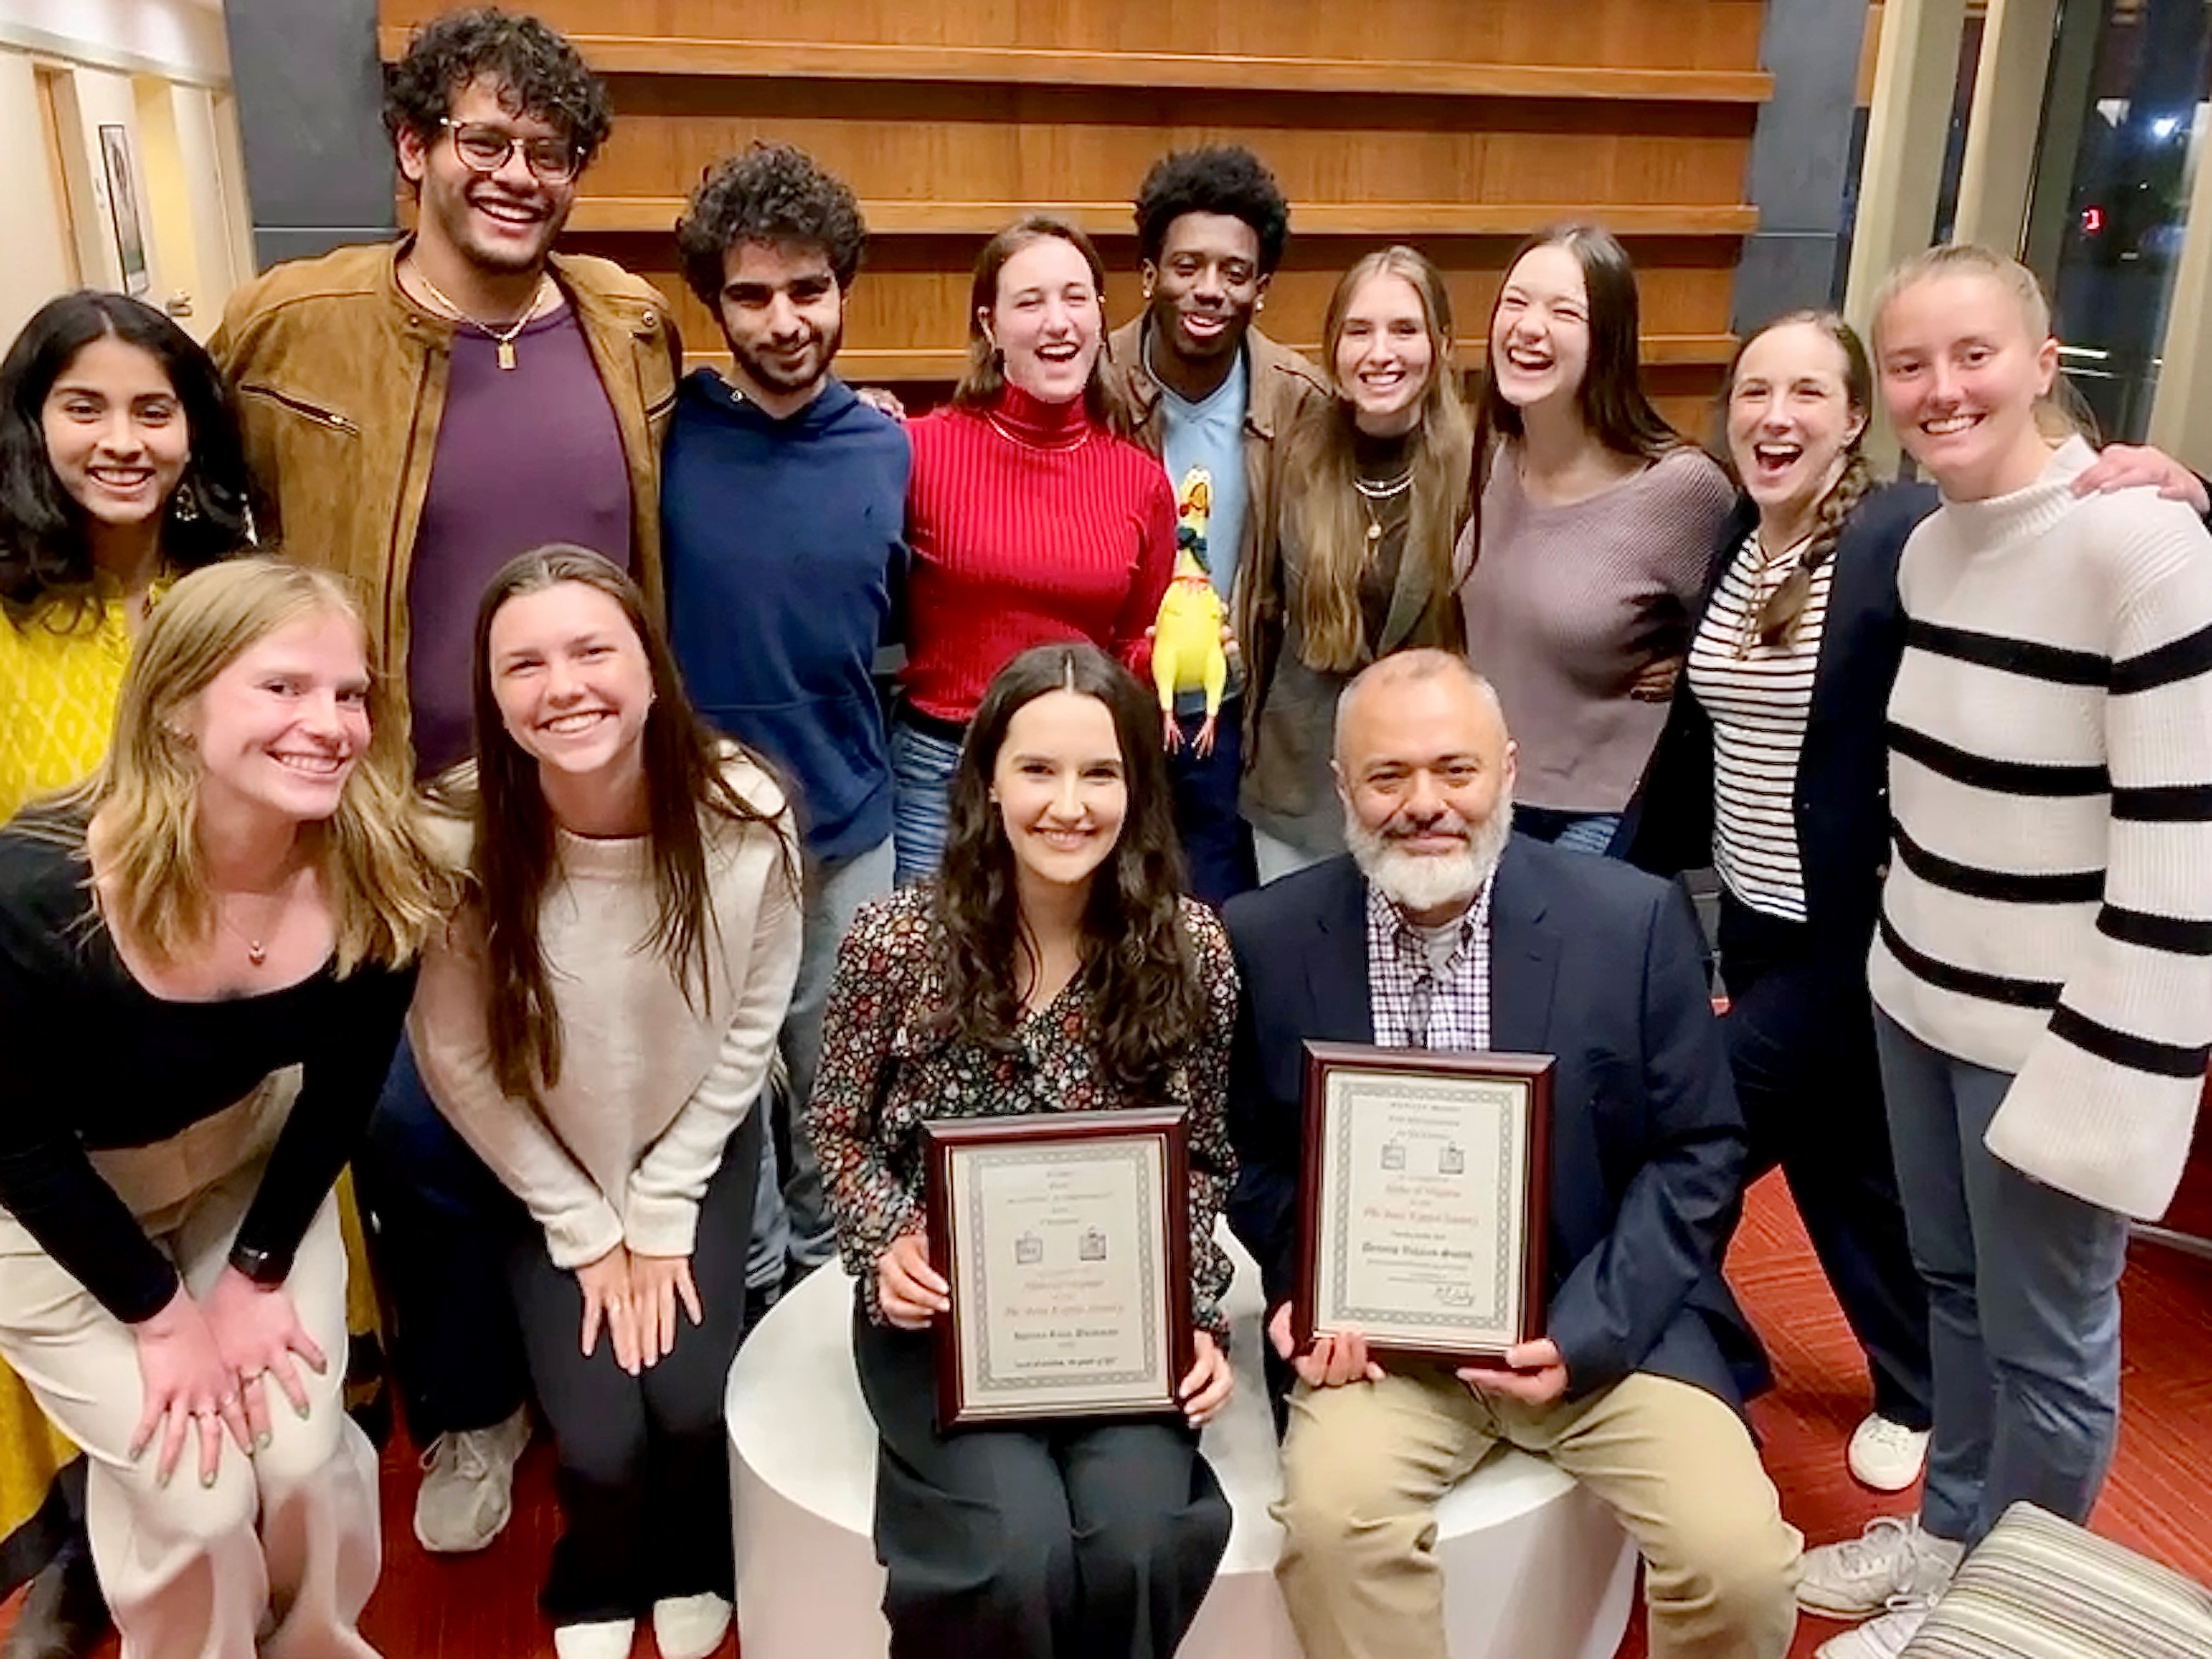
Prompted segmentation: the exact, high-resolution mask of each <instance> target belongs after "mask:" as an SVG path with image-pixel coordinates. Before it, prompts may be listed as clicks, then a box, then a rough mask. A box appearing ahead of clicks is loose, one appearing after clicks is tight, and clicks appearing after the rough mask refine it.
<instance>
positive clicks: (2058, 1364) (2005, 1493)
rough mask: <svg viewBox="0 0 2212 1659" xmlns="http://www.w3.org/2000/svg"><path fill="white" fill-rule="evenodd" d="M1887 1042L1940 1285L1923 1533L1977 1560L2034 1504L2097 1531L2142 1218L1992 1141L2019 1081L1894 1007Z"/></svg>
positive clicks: (1885, 1072)
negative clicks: (2006, 1520) (2076, 1190)
mask: <svg viewBox="0 0 2212 1659" xmlns="http://www.w3.org/2000/svg"><path fill="white" fill-rule="evenodd" d="M1875 1043H1876V1046H1877V1047H1878V1048H1879V1049H1880V1051H1881V1081H1882V1089H1883V1091H1884V1093H1885V1094H1886V1095H1887V1097H1888V1102H1889V1135H1890V1145H1891V1146H1892V1147H1893V1149H1894V1150H1895V1152H1896V1154H1897V1184H1898V1191H1899V1194H1900V1195H1901V1196H1902V1197H1903V1199H1904V1200H1905V1233H1906V1235H1907V1237H1909V1238H1910V1239H1911V1245H1912V1261H1913V1265H1914V1266H1915V1267H1917V1268H1918V1269H1919V1272H1920V1276H1921V1279H1923V1281H1924V1282H1925V1283H1926V1285H1927V1286H1928V1313H1929V1353H1930V1357H1931V1358H1932V1360H1933V1362H1934V1370H1935V1385H1936V1388H1935V1393H1936V1430H1935V1437H1934V1438H1933V1439H1932V1440H1931V1441H1930V1442H1929V1449H1928V1484H1927V1486H1926V1488H1925V1489H1924V1490H1923V1492H1922V1494H1921V1499H1920V1520H1921V1524H1922V1525H1923V1527H1925V1528H1927V1529H1928V1530H1929V1532H1931V1533H1933V1534H1936V1536H1937V1537H1938V1538H1948V1539H1955V1540H1957V1541H1960V1542H1963V1543H1965V1544H1966V1545H1967V1546H1969V1547H1972V1545H1974V1544H1976V1543H1978V1542H1979V1541H1980V1540H1981V1537H1982V1534H1984V1533H1985V1532H1987V1531H1988V1530H1989V1529H1990V1527H1991V1526H1993V1525H1994V1524H1996V1518H1997V1517H1998V1516H2000V1515H2002V1514H2003V1513H2004V1510H2005V1506H2006V1505H2007V1504H2011V1503H2014V1502H2015V1501H2017V1500H2018V1499H2021V1498H2026V1499H2027V1500H2028V1501H2029V1502H2030V1503H2033V1504H2040V1505H2042V1506H2043V1507H2044V1508H2045V1509H2047V1510H2051V1511H2052V1512H2053V1513H2054V1514H2057V1515H2060V1516H2064V1517H2065V1518H2066V1519H2068V1520H2069V1521H2075V1522H2085V1521H2087V1519H2088V1518H2089V1510H2090V1506H2091V1505H2092V1504H2094V1503H2095V1502H2096V1501H2097V1492H2098V1488H2099V1487H2100V1486H2103V1485H2104V1480H2105V1471H2106V1468H2107V1467H2108V1466H2109V1465H2110V1463H2111V1462H2112V1443H2113V1441H2114V1439H2115V1438H2116V1437H2118V1432H2119V1421H2120V1270H2121V1268H2122V1267H2124V1266H2125V1265H2126V1263H2127V1252H2128V1224H2127V1218H2125V1217H2124V1216H2122V1215H2120V1214H2118V1213H2117V1212H2113V1211H2111V1210H2105V1209H2100V1208H2099V1207H2098V1206H2095V1205H2093V1204H2085V1203H2083V1202H2082V1201H2081V1200H2080V1199H2078V1198H2074V1197H2071V1196H2069V1194H2065V1193H2062V1192H2059V1191H2058V1190H2057V1188H2051V1187H2045V1186H2044V1185H2042V1184H2041V1183H2040V1182H2036V1181H2033V1180H2030V1179H2029V1178H2028V1177H2027V1176H2024V1175H2022V1174H2021V1172H2020V1171H2019V1170H2015V1169H2014V1168H2013V1167H2012V1166H2011V1165H2010V1164H2006V1163H2003V1162H2002V1161H2001V1160H2000V1159H1998V1158H1996V1156H1995V1155H1993V1154H1992V1153H1991V1152H1990V1150H1989V1148H1988V1147H1987V1146H1984V1144H1983V1137H1984V1135H1986V1134H1987V1133H1988V1132H1989V1127H1990V1119H1991V1118H1993V1117H1995V1116H1996V1110H1997V1107H1998V1106H1999V1105H2000V1104H2001V1103H2002V1102H2003V1100H2004V1097H2005V1091H2007V1090H2008V1089H2009V1088H2011V1086H2012V1079H2011V1077H2010V1076H2009V1075H2008V1074H2007V1073H2003V1072H1994V1071H1990V1070H1989V1069H1988V1068H1986V1067H1984V1066H1976V1065H1973V1064H1972V1063H1970V1062H1968V1061H1966V1060H1959V1059H1955V1058H1954V1057H1953V1056H1951V1055H1949V1054H1944V1053H1942V1051H1941V1050H1939V1049H1936V1048H1931V1047H1929V1045H1928V1044H1927V1043H1925V1042H1922V1041H1921V1040H1920V1039H1919V1038H1918V1037H1917V1036H1913V1035H1912V1034H1911V1032H1910V1031H1907V1030H1905V1028H1904V1027H1903V1026H1902V1025H1899V1024H1898V1023H1897V1022H1896V1021H1895V1020H1893V1019H1892V1018H1889V1016H1888V1015H1887V1014H1885V1013H1883V1012H1881V1010H1880V1009H1876V1010H1875Z"/></svg>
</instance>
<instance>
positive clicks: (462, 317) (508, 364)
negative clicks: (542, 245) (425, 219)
mask: <svg viewBox="0 0 2212 1659" xmlns="http://www.w3.org/2000/svg"><path fill="white" fill-rule="evenodd" d="M415 280H416V282H418V283H422V286H423V287H424V288H425V289H428V290H429V295H430V297H431V298H432V299H434V300H435V301H437V302H438V303H439V304H440V305H441V306H443V307H445V308H446V309H447V310H448V311H450V312H452V313H453V315H454V317H455V318H456V319H458V320H459V321H461V322H464V323H466V324H467V325H469V326H470V327H471V328H472V329H474V330H476V331H477V332H478V333H479V334H486V335H489V336H490V337H491V338H492V340H493V341H494V343H496V344H497V345H498V347H499V366H500V367H501V368H513V367H514V337H515V336H516V335H518V334H520V333H521V332H522V331H523V330H524V329H526V328H527V327H529V326H530V324H531V321H532V319H533V318H535V317H536V316H537V315H538V306H539V305H540V304H541V303H542V302H543V301H544V298H545V274H544V272H543V271H540V272H539V273H538V289H537V291H536V292H535V293H533V294H532V295H531V296H530V303H529V304H528V305H526V306H525V307H523V308H522V315H520V317H518V318H516V319H514V322H513V325H512V326H510V327H507V328H505V329H497V328H494V327H493V326H492V325H490V324H489V323H487V322H481V321H479V320H478V319H476V318H474V317H471V316H470V315H469V313H467V312H465V311H464V310H462V309H461V308H460V307H459V306H457V305H455V304H454V303H453V301H451V300H449V299H447V297H446V295H445V294H444V292H443V291H442V290H441V289H440V288H439V287H438V285H437V284H436V283H434V282H432V281H431V280H430V278H429V276H428V274H427V273H426V272H425V271H424V270H423V269H422V264H421V263H420V262H419V261H418V262H417V263H416V266H415Z"/></svg>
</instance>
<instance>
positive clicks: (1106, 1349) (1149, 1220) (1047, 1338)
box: [921, 1109, 1194, 1430]
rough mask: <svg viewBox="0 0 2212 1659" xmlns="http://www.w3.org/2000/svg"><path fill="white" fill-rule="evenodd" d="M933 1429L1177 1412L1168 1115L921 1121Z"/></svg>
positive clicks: (1180, 1356)
mask: <svg viewBox="0 0 2212 1659" xmlns="http://www.w3.org/2000/svg"><path fill="white" fill-rule="evenodd" d="M921 1127H922V1135H923V1139H924V1144H925V1148H926V1152H927V1158H928V1160H929V1170H928V1196H929V1256H930V1260H931V1261H933V1263H935V1264H936V1266H937V1268H938V1271H939V1272H940V1273H943V1274H944V1275H945V1279H946V1280H947V1281H948V1282H949V1283H950V1284H951V1287H952V1310H951V1313H949V1314H947V1315H945V1316H941V1317H940V1318H939V1319H938V1320H937V1322H936V1324H937V1422H938V1426H939V1429H940V1430H950V1429H957V1428H967V1427H971V1426H974V1425H980V1424H986V1423H1004V1422H1010V1421H1018V1420H1024V1419H1041V1418H1054V1417H1103V1416H1146V1415H1152V1414H1155V1413H1170V1412H1175V1411H1177V1410H1179V1409H1180V1407H1179V1406H1178V1404H1177V1402H1176V1386H1177V1385H1178V1384H1179V1383H1182V1379H1183V1378H1184V1377H1185V1376H1187V1375H1188V1374H1189V1371H1190V1368H1191V1365H1192V1363H1193V1352H1192V1350H1193V1346H1194V1345H1193V1342H1192V1339H1191V1322H1190V1227H1189V1221H1188V1217H1189V1212H1190V1162H1189V1152H1188V1147H1187V1145H1186V1143H1185V1139H1184V1127H1183V1114H1182V1111H1181V1109H1165V1110H1147V1111H1108V1112H1046V1113H1038V1114H1035V1115H1025V1116H1019V1117H987V1118H957V1119H950V1120H945V1121H933V1122H926V1123H924V1124H923V1125H922V1126H921Z"/></svg>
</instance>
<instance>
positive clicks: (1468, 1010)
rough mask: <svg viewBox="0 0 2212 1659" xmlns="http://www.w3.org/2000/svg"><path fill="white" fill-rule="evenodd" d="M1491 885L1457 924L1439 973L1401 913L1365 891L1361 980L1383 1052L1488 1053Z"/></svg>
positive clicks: (1424, 943)
mask: <svg viewBox="0 0 2212 1659" xmlns="http://www.w3.org/2000/svg"><path fill="white" fill-rule="evenodd" d="M1490 887H1491V884H1490V883H1488V882H1485V883H1483V884H1482V890H1481V891H1480V893H1478V894H1476V895H1475V897H1474V903H1472V904H1470V905H1468V907H1467V914H1466V915H1463V916H1462V917H1461V918H1460V920H1459V942H1458V944H1457V945H1455V947H1454V948H1453V951H1452V953H1451V956H1450V957H1449V959H1448V960H1447V961H1446V962H1445V963H1444V966H1443V972H1442V973H1438V972H1437V969H1436V965H1435V963H1434V961H1433V959H1432V958H1431V957H1430V955H1429V946H1428V941H1427V940H1426V939H1423V938H1422V937H1421V934H1420V933H1419V931H1418V930H1417V929H1416V928H1415V927H1413V923H1411V922H1409V921H1407V920H1406V915H1405V912H1404V911H1402V910H1401V909H1399V908H1398V907H1397V906H1396V905H1395V904H1393V903H1392V902H1390V901H1389V899H1387V898H1384V897H1383V895H1382V894H1381V893H1379V892H1377V891H1376V889H1375V887H1374V885H1373V884H1371V883H1370V884H1369V886H1368V889H1367V979H1368V986H1369V990H1368V1000H1369V1012H1370V1013H1371V1014H1372V1015H1373V1016H1374V1020H1375V1041H1376V1045H1377V1046H1378V1047H1381V1048H1438V1049H1445V1048H1450V1049H1485V1048H1489V1047H1490Z"/></svg>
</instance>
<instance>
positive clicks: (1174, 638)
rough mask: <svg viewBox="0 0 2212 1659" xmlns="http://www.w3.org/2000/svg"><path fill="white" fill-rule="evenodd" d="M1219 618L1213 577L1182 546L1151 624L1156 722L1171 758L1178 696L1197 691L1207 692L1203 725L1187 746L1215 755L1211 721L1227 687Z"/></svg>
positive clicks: (1178, 734)
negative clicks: (1157, 709) (1157, 708)
mask: <svg viewBox="0 0 2212 1659" xmlns="http://www.w3.org/2000/svg"><path fill="white" fill-rule="evenodd" d="M1221 618H1222V611H1221V595H1220V594H1218V593H1217V592H1214V589H1213V578H1212V577H1211V576H1209V575H1207V574H1206V567H1205V566H1204V565H1202V564H1200V562H1198V560H1197V559H1196V558H1195V557H1194V556H1192V554H1191V551H1190V550H1189V549H1188V547H1186V548H1184V549H1183V550H1182V551H1180V552H1178V553H1177V554H1176V568H1175V576H1174V579H1173V580H1170V582H1169V583H1168V591H1167V593H1166V596H1165V597H1164V598H1163V599H1161V600H1160V611H1159V616H1158V618H1157V619H1156V620H1155V621H1154V623H1153V624H1152V684H1154V685H1155V686H1157V687H1158V688H1159V693H1160V719H1161V722H1162V726H1163V728H1164V731H1165V732H1166V734H1167V750H1168V752H1169V753H1170V754H1173V753H1175V751H1176V750H1178V749H1180V748H1181V747H1182V729H1181V728H1180V727H1178V726H1176V713H1175V703H1176V692H1178V691H1195V690H1199V689H1200V687H1203V688H1204V689H1205V691H1206V723H1205V724H1204V725H1202V726H1200V727H1199V728H1198V736H1197V737H1196V738H1194V739H1193V741H1192V745H1191V746H1192V747H1193V749H1194V750H1196V751H1197V752H1198V753H1199V754H1200V755H1210V754H1212V752H1213V727H1214V720H1215V718H1216V716H1218V714H1220V713H1221V694H1222V692H1223V690H1225V688H1226V687H1227V686H1228V684H1229V657H1228V653H1226V652H1225V651H1224V650H1223V649H1222V646H1221Z"/></svg>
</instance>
